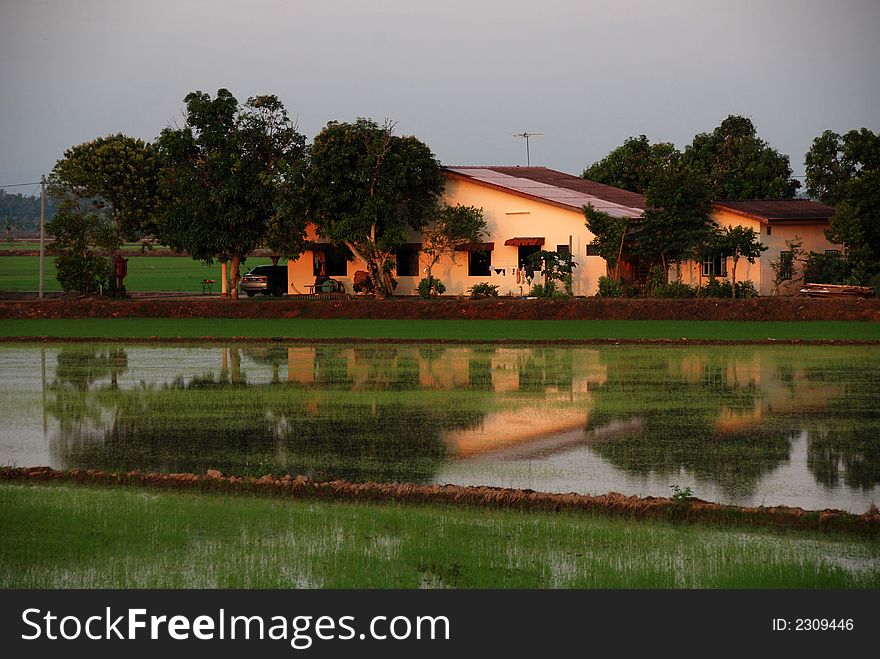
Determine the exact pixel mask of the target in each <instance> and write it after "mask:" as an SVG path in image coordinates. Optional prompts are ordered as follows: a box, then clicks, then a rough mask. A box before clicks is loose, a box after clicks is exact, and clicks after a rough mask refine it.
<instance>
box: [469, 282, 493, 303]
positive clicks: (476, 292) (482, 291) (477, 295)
mask: <svg viewBox="0 0 880 659" xmlns="http://www.w3.org/2000/svg"><path fill="white" fill-rule="evenodd" d="M468 293H470V296H471V299H472V300H479V299H482V298H486V297H498V286H496V285H495V284H487V283H485V282H483V283H481V284H474V285H473V286H471V287H470V288H469V289H468Z"/></svg>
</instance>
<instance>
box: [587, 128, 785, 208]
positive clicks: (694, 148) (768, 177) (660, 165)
mask: <svg viewBox="0 0 880 659" xmlns="http://www.w3.org/2000/svg"><path fill="white" fill-rule="evenodd" d="M679 155H680V153H679V151H678V150H677V149H676V148H675V146H674V145H672V144H670V143H668V142H657V143H654V144H651V143H650V141H649V140H648V138H647V137H645V136H644V135H640V136H639V137H630V138H628V139H627V140H626V141H624V143H623V145H621V146H619V147H617V148H616V149H614V150H613V151H611V153H609V154H608V155H607V156H605V158H603V159H602V160H600V161H598V162H596V163H594V164H592V165H591V166H590V167H588V168H587V169H585V170H584V173H583V177H584V178H587V179H590V180H593V181H596V182H598V183H604V184H606V185H613V186H615V187H618V188H623V189H624V190H629V191H631V192H638V193H640V194H647V192H648V188H649V187H650V185H651V182H652V181H653V180H654V178H655V176H656V175H657V174H658V172H660V171H661V170H663V169H664V167H666V165H667V164H668V163H669V162H670V161H671V160H674V159H676V158H677V157H678V156H679ZM683 155H684V159H683V161H682V163H681V165H680V166H681V167H684V168H685V169H689V170H691V171H692V172H693V173H694V175H695V176H700V177H702V178H703V179H705V181H706V183H707V185H708V187H709V195H710V197H711V198H712V199H726V200H729V201H730V200H742V199H791V198H792V197H794V195H795V193H796V192H797V189H798V188H799V187H800V183H799V182H798V181H797V180H795V179H793V178H791V167H790V164H789V159H788V156H786V155H784V154H781V153H779V152H778V151H777V150H776V149H774V148H772V147H771V146H770V145H769V144H767V142H765V141H764V140H762V139H761V138H759V137H758V135H757V131H756V129H755V126H754V124H753V123H752V121H751V119H748V118H746V117H738V116H734V115H731V116H728V117H727V118H726V119H725V120H724V121H722V122H721V124H720V125H719V126H718V127H717V128H715V130H713V131H712V132H711V133H700V134H698V135H696V136H694V139H693V141H692V142H691V144H689V145H688V146H687V147H686V148H685V150H684V153H683Z"/></svg>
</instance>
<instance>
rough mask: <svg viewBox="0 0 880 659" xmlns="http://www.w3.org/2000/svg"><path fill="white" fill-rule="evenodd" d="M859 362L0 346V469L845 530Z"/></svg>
mask: <svg viewBox="0 0 880 659" xmlns="http://www.w3.org/2000/svg"><path fill="white" fill-rule="evenodd" d="M878 353H880V351H878V350H877V349H876V347H872V346H742V345H739V346H696V347H683V346H676V347H664V346H598V347H574V346H562V347H560V346H503V347H499V346H489V345H478V344H475V345H455V346H443V345H424V344H422V345H386V346H382V345H363V346H358V345H351V344H347V345H326V344H322V345H308V344H302V343H298V344H296V345H290V346H285V345H283V344H272V345H245V346H242V345H235V344H229V345H222V344H218V345H185V344H184V345H181V344H174V345H171V344H166V345H163V344H161V343H154V344H131V345H124V344H113V345H101V344H86V343H77V344H64V343H55V344H49V345H37V344H7V345H0V372H2V374H3V378H2V381H0V408H2V409H3V416H2V419H0V463H2V464H11V465H16V466H22V467H26V466H37V465H48V466H51V467H54V468H56V469H69V468H100V469H105V470H113V471H119V470H123V471H130V470H141V471H161V472H166V473H175V472H195V473H204V472H205V471H206V470H207V469H218V470H220V471H222V472H223V473H226V474H236V475H255V476H256V475H262V474H266V473H270V474H276V475H281V474H287V473H290V474H304V475H308V476H310V477H311V478H313V479H316V480H331V479H346V480H351V481H383V482H414V483H420V484H431V483H440V484H443V483H453V484H458V485H490V486H499V487H514V488H528V489H533V490H538V491H547V492H579V493H585V494H587V493H588V494H603V493H605V492H609V491H615V492H621V493H623V494H628V495H639V496H669V495H671V494H672V493H673V490H672V487H673V486H675V487H677V488H679V490H685V489H686V488H690V490H691V491H692V493H693V494H694V496H697V497H699V498H702V499H706V500H710V501H717V502H720V503H728V504H735V505H768V506H769V505H788V506H800V507H803V508H808V509H822V508H839V509H843V510H849V511H851V512H856V513H860V512H863V511H864V510H865V509H866V508H867V507H868V506H869V505H870V504H871V503H880V354H878Z"/></svg>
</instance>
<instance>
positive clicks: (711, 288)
mask: <svg viewBox="0 0 880 659" xmlns="http://www.w3.org/2000/svg"><path fill="white" fill-rule="evenodd" d="M702 296H703V297H730V296H731V292H730V286H729V285H728V284H727V282H724V281H719V280H718V279H716V278H715V277H710V278H709V281H708V282H706V285H705V286H703V290H702Z"/></svg>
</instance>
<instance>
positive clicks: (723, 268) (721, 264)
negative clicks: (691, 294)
mask: <svg viewBox="0 0 880 659" xmlns="http://www.w3.org/2000/svg"><path fill="white" fill-rule="evenodd" d="M703 276H704V277H726V276H727V255H725V254H704V255H703Z"/></svg>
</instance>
